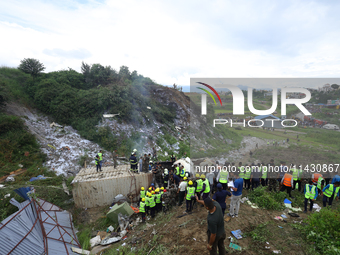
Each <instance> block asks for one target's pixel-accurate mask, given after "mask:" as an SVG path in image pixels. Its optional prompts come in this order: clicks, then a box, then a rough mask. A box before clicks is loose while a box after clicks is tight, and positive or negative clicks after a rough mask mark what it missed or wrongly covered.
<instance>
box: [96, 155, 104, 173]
mask: <svg viewBox="0 0 340 255" xmlns="http://www.w3.org/2000/svg"><path fill="white" fill-rule="evenodd" d="M97 155H98V156H99V165H100V171H101V169H102V163H103V152H102V150H100V151H99V153H98V154H97Z"/></svg>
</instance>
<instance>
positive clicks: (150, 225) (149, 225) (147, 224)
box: [146, 223, 156, 229]
mask: <svg viewBox="0 0 340 255" xmlns="http://www.w3.org/2000/svg"><path fill="white" fill-rule="evenodd" d="M155 225H156V224H149V223H146V229H149V228H151V227H153V226H155Z"/></svg>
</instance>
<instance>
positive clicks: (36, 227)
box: [0, 198, 80, 255]
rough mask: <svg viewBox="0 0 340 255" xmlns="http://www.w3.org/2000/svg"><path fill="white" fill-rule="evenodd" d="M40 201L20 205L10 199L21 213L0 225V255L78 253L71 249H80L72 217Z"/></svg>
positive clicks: (15, 214)
mask: <svg viewBox="0 0 340 255" xmlns="http://www.w3.org/2000/svg"><path fill="white" fill-rule="evenodd" d="M37 200H39V201H36V200H33V199H32V200H26V201H24V202H23V203H19V202H17V201H16V200H15V199H13V198H12V199H11V203H12V204H13V205H15V206H17V207H18V208H19V211H18V212H16V213H14V214H12V215H11V216H9V217H8V218H6V219H5V220H4V221H2V222H1V223H0V255H3V254H13V255H22V254H30V255H40V254H53V255H54V254H56V255H58V254H60V255H63V254H75V253H73V252H72V250H71V247H72V246H74V247H79V248H80V245H79V242H78V240H77V236H76V234H75V233H74V231H73V224H72V217H71V214H70V213H69V212H67V211H63V210H62V209H61V208H59V207H58V206H56V205H53V204H51V203H49V202H47V201H44V200H42V199H37ZM42 227H43V229H42ZM44 242H45V243H44ZM46 243H48V245H47V246H46Z"/></svg>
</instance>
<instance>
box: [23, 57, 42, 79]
mask: <svg viewBox="0 0 340 255" xmlns="http://www.w3.org/2000/svg"><path fill="white" fill-rule="evenodd" d="M18 69H19V70H21V71H23V72H24V73H28V74H30V75H32V77H33V78H35V77H37V76H38V74H40V73H41V72H42V71H44V70H45V67H44V65H43V64H42V63H40V62H39V60H36V59H34V58H24V59H23V60H21V63H20V65H19V66H18Z"/></svg>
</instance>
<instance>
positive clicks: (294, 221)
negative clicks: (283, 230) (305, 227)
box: [293, 220, 302, 224]
mask: <svg viewBox="0 0 340 255" xmlns="http://www.w3.org/2000/svg"><path fill="white" fill-rule="evenodd" d="M293 223H299V224H301V223H302V220H301V221H296V220H293Z"/></svg>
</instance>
